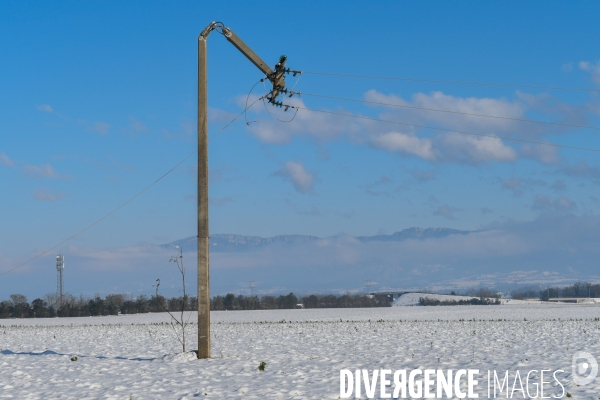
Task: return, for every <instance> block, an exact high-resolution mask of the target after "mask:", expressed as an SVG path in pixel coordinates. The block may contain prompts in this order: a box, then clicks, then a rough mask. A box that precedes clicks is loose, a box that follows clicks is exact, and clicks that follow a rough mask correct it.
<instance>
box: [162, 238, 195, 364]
mask: <svg viewBox="0 0 600 400" xmlns="http://www.w3.org/2000/svg"><path fill="white" fill-rule="evenodd" d="M169 262H174V263H175V264H177V269H178V270H179V273H180V274H181V283H182V286H183V297H182V298H181V314H180V316H179V318H177V317H175V316H174V315H173V314H172V313H171V311H169V309H168V308H167V307H166V306H165V304H164V298H162V297H160V296H159V295H158V287H159V286H160V279H157V280H156V300H157V301H158V303H159V304H160V306H161V308H162V309H163V310H165V311H166V312H168V313H169V315H170V316H171V326H172V327H173V330H174V331H175V335H176V337H177V340H179V343H181V347H182V348H183V350H182V352H183V353H185V329H186V328H187V326H188V325H189V320H190V317H191V315H192V314H191V313H190V315H189V316H188V318H187V319H185V318H184V311H185V305H186V304H187V299H188V295H187V294H186V291H185V266H184V265H183V250H182V249H181V247H180V248H179V255H178V256H174V257H171V259H170V260H169ZM176 325H177V326H179V327H180V328H181V336H180V335H179V334H178V332H177V329H176V328H175V326H176Z"/></svg>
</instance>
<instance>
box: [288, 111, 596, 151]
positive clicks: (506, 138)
mask: <svg viewBox="0 0 600 400" xmlns="http://www.w3.org/2000/svg"><path fill="white" fill-rule="evenodd" d="M294 107H296V108H298V109H304V110H308V111H314V112H320V113H325V114H333V115H339V116H342V117H351V118H358V119H364V120H369V121H377V122H386V123H388V124H396V125H404V126H414V127H417V128H425V129H434V130H438V131H445V132H456V133H461V134H465V135H473V136H482V137H490V138H495V139H503V140H512V141H514V142H522V143H530V144H541V145H544V146H552V147H561V148H565V149H572V150H583V151H592V152H596V153H600V149H592V148H587V147H577V146H567V145H563V144H558V143H551V142H537V141H534V140H526V139H516V138H510V137H506V136H497V135H489V134H485V133H475V132H466V131H459V130H456V129H446V128H438V127H435V126H427V125H418V124H413V123H408V122H400V121H391V120H387V119H381V118H372V117H365V116H362V115H354V114H345V113H340V112H335V111H327V110H317V109H314V108H309V107H303V106H294Z"/></svg>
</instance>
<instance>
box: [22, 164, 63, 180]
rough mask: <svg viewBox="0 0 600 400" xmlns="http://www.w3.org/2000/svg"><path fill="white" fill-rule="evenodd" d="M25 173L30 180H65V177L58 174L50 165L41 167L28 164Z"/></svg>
mask: <svg viewBox="0 0 600 400" xmlns="http://www.w3.org/2000/svg"><path fill="white" fill-rule="evenodd" d="M24 172H25V175H27V176H28V177H30V178H64V176H62V175H61V174H59V173H58V172H56V170H55V169H54V167H53V166H52V165H51V164H50V163H47V164H42V165H41V166H39V167H38V166H37V165H31V164H28V165H26V166H25V170H24Z"/></svg>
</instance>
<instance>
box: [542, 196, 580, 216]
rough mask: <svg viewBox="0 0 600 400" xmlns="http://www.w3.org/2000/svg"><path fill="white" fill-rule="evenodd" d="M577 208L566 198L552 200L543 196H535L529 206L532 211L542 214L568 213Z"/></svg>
mask: <svg viewBox="0 0 600 400" xmlns="http://www.w3.org/2000/svg"><path fill="white" fill-rule="evenodd" d="M575 208H577V204H575V203H574V202H573V201H571V200H569V199H568V198H566V197H559V198H553V197H550V196H545V195H537V196H536V197H535V199H534V201H533V205H532V206H531V209H532V210H537V211H542V212H560V213H562V212H569V211H573V210H574V209H575Z"/></svg>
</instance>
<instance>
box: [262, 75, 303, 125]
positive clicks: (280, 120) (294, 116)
mask: <svg viewBox="0 0 600 400" xmlns="http://www.w3.org/2000/svg"><path fill="white" fill-rule="evenodd" d="M261 82H263V87H264V88H265V92H266V91H267V88H266V87H265V83H264V80H262V81H261ZM290 97H291V96H290ZM259 100H262V101H263V106H265V110H266V111H267V113H269V115H270V116H271V118H273V119H274V120H277V121H279V122H284V123H289V122H292V121H293V120H294V119H295V118H296V115H297V114H298V107H294V106H288V108H293V109H294V115H293V116H292V119H289V120H287V121H286V120H283V119H279V118H277V117H276V116H275V115H273V114H272V113H271V111H269V108H268V107H267V103H265V96H263V97H261V98H260V99H259ZM285 111H287V108H286V110H285Z"/></svg>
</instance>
